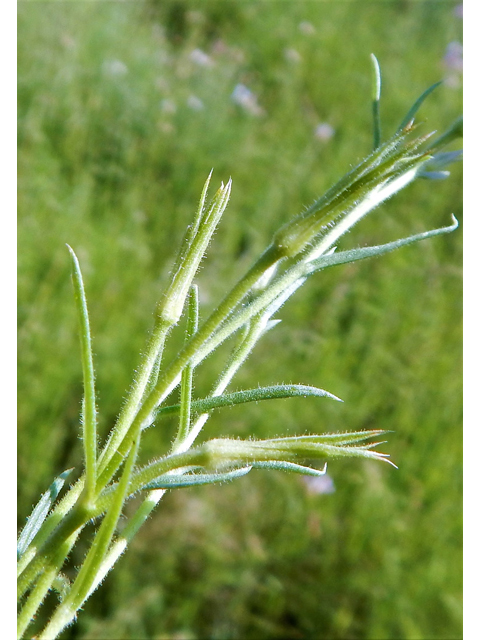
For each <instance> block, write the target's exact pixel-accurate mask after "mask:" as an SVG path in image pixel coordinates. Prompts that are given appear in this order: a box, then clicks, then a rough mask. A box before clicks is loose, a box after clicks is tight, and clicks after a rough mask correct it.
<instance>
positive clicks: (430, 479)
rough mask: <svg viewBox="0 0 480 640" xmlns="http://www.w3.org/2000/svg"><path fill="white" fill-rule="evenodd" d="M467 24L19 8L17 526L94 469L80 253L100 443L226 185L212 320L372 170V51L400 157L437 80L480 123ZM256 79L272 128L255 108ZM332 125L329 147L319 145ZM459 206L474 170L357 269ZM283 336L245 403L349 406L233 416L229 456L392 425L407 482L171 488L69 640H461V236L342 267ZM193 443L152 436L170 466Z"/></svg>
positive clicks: (408, 208) (371, 226)
mask: <svg viewBox="0 0 480 640" xmlns="http://www.w3.org/2000/svg"><path fill="white" fill-rule="evenodd" d="M456 4H457V3H452V2H409V1H407V0H398V1H391V2H388V1H384V2H360V1H358V2H356V1H352V2H320V1H319V2H313V1H312V2H300V1H297V2H293V1H276V2H275V1H264V2H258V1H257V2H248V1H244V2H241V1H234V0H230V1H228V2H220V1H218V2H211V1H203V2H195V1H193V0H188V1H180V0H178V1H176V2H173V1H170V2H153V1H151V2H118V3H117V2H20V3H19V52H18V66H19V86H18V99H19V109H18V113H19V151H18V166H19V195H18V202H19V229H18V247H19V261H18V282H19V288H18V299H19V310H18V317H19V338H18V345H19V357H18V363H19V371H18V379H19V397H20V404H19V431H18V444H19V456H18V469H19V491H20V493H19V525H21V524H22V523H23V522H24V519H25V517H26V516H27V515H28V513H29V512H30V509H31V506H32V504H33V503H34V502H35V501H36V500H37V498H38V495H39V493H40V492H42V491H44V490H45V489H46V487H47V486H48V484H49V482H50V481H51V479H52V477H53V475H54V474H56V473H58V472H61V471H63V470H64V469H66V468H68V467H70V466H76V467H77V468H78V467H79V460H80V456H81V448H80V442H79V439H78V434H79V426H78V414H79V408H80V399H81V366H80V358H79V350H78V339H77V335H76V321H75V316H74V304H73V297H72V292H71V283H70V277H69V258H68V254H67V251H66V249H65V246H64V243H65V242H68V243H69V244H71V245H72V246H73V247H74V249H75V250H76V252H77V254H78V256H79V259H80V262H81V265H82V270H83V273H84V278H85V284H86V290H87V295H88V298H89V304H90V315H91V324H92V329H93V337H94V350H95V364H96V368H97V384H98V395H99V400H98V405H99V414H100V432H101V435H102V437H103V436H104V435H105V434H106V433H107V432H108V429H109V427H110V426H111V425H112V423H113V421H114V419H115V416H116V414H117V412H118V409H119V406H120V403H121V401H122V397H123V396H124V393H125V390H126V389H127V388H128V385H129V382H130V379H131V376H132V371H133V369H134V367H135V366H136V364H137V363H138V353H139V351H140V350H141V349H142V347H143V344H144V339H145V335H146V332H147V331H148V329H149V328H150V327H151V323H152V311H153V308H154V304H155V300H156V299H157V298H158V296H159V295H160V292H161V290H162V285H163V284H164V283H165V281H166V277H167V275H168V269H169V267H170V265H171V262H172V259H173V258H174V254H175V250H176V248H177V247H178V245H179V242H180V240H181V237H182V235H183V231H184V229H185V226H186V224H188V222H189V221H190V219H191V216H192V214H193V211H194V208H195V206H196V203H197V200H198V197H199V194H200V190H201V187H202V185H203V182H204V180H205V177H206V175H207V174H208V172H209V170H210V168H211V167H214V168H215V172H214V177H213V181H214V185H215V184H218V182H219V181H220V180H222V179H223V180H224V181H225V180H226V179H228V177H229V176H232V177H233V193H232V199H231V204H230V205H229V208H228V210H227V212H226V215H225V217H224V220H223V221H222V224H221V227H220V229H219V231H218V233H217V234H216V236H215V239H214V242H213V243H212V246H211V247H210V251H209V256H208V260H206V261H205V262H204V264H203V268H202V270H201V272H200V274H199V276H198V280H197V281H198V283H199V285H200V291H201V302H202V307H201V311H202V314H203V316H205V315H206V314H207V313H208V311H209V310H210V309H211V308H212V306H213V305H214V304H215V303H216V301H218V300H219V299H220V297H221V296H222V295H223V294H224V293H225V292H226V290H227V288H228V287H229V286H230V285H231V284H232V283H233V282H234V281H235V280H236V279H237V278H238V277H239V275H240V274H241V273H242V272H243V271H244V270H245V269H246V267H247V266H248V265H249V264H250V263H251V261H252V260H253V258H254V257H255V256H256V255H257V254H258V253H259V252H260V251H261V250H262V249H263V247H264V246H265V245H266V244H267V242H268V240H269V238H270V236H271V234H272V232H273V231H274V230H275V229H276V228H277V227H278V226H279V225H280V224H282V223H283V222H285V221H286V220H287V219H289V218H290V217H291V216H292V215H294V214H296V213H298V212H299V211H300V210H301V209H302V207H304V206H305V205H307V204H309V203H310V202H311V201H312V200H313V199H314V198H315V197H317V196H318V195H319V194H320V193H321V192H322V191H324V190H325V189H326V188H328V187H329V186H330V185H331V184H332V183H333V182H334V181H335V180H336V179H338V178H339V177H340V176H341V175H342V173H344V172H345V171H346V170H347V169H348V168H349V167H350V166H351V165H352V164H353V163H355V162H356V161H358V160H359V159H360V158H361V157H362V156H363V155H365V154H366V153H367V152H368V151H369V149H370V147H371V124H370V104H369V97H370V67H369V64H370V63H369V58H368V56H369V54H370V52H372V51H373V52H375V54H376V55H377V57H378V59H379V60H380V63H381V65H382V70H383V78H384V84H383V91H384V94H383V102H382V106H381V109H382V117H383V127H384V131H385V133H386V134H389V133H391V132H393V131H394V130H395V127H396V126H398V124H399V122H400V121H401V119H402V118H403V116H404V114H405V112H406V110H407V109H408V107H409V106H410V105H411V103H412V102H413V101H414V100H415V99H416V98H417V96H418V95H419V94H420V93H421V92H422V91H423V90H424V89H425V88H426V87H427V86H429V85H430V84H432V83H433V82H435V81H436V80H438V79H442V78H445V79H446V80H447V82H446V83H445V85H444V86H443V87H441V88H440V89H439V90H437V91H436V92H435V93H434V94H433V95H432V96H431V97H430V98H429V99H428V103H427V104H426V105H425V106H424V107H423V108H422V111H421V114H420V117H421V118H424V119H426V120H427V126H428V127H429V129H435V128H441V127H445V126H447V125H448V124H449V123H450V121H451V120H453V119H454V118H455V117H456V116H457V115H458V113H459V112H460V110H461V76H460V75H459V73H456V72H455V71H452V70H448V68H447V67H446V65H445V63H444V56H445V52H446V49H447V46H448V44H449V43H450V42H452V41H458V40H460V39H461V28H462V25H461V20H460V19H459V18H458V17H457V16H456V15H455V14H454V9H455V7H456ZM196 50H200V51H201V52H202V53H203V54H206V55H207V56H208V57H207V58H205V57H202V54H199V53H198V51H196ZM192 52H194V53H193V54H192ZM238 84H243V85H245V86H247V87H248V88H249V89H250V90H251V91H252V92H253V94H254V95H255V96H256V98H257V103H256V104H257V107H258V108H254V109H253V110H250V111H249V110H248V109H245V108H243V107H242V106H240V105H237V104H235V103H234V102H233V100H232V97H231V96H232V92H233V91H234V88H235V87H236V86H237V85H238ZM321 123H327V124H329V125H330V126H331V127H332V131H333V132H334V135H333V137H331V139H329V140H322V139H320V138H319V137H318V136H315V130H316V127H317V126H318V125H319V124H321ZM460 207H461V174H460V167H454V168H453V171H452V177H451V178H450V179H449V180H448V181H446V182H442V183H429V182H422V181H420V182H418V183H416V184H414V185H413V186H412V187H410V188H409V189H408V190H407V191H406V192H403V193H402V194H400V195H399V196H398V197H396V198H395V199H394V200H393V201H391V202H389V203H387V204H386V205H385V206H383V207H382V209H381V210H379V211H377V212H376V213H374V214H372V215H371V216H370V217H369V218H367V219H366V220H364V221H363V222H362V223H361V225H359V226H358V227H357V228H355V230H354V231H353V232H352V233H351V234H350V235H349V236H348V237H347V238H345V239H344V240H343V242H342V247H345V248H348V247H355V246H361V245H365V244H371V243H380V242H386V241H388V240H392V239H395V238H397V237H400V236H402V235H409V234H410V233H415V232H419V231H421V230H425V229H428V228H433V227H435V226H442V225H444V224H447V223H448V221H449V215H450V213H451V212H452V211H453V212H455V214H456V215H457V217H458V216H460V215H461V211H460ZM278 317H281V318H282V320H283V321H282V323H281V324H280V325H279V326H278V327H277V328H276V329H275V330H274V331H273V332H271V333H270V334H268V335H267V336H266V337H265V338H264V339H263V342H262V343H261V344H260V345H258V347H257V349H256V351H255V353H254V355H253V356H252V358H251V359H250V361H249V362H248V363H247V365H246V366H245V367H244V369H243V370H242V371H241V373H240V374H239V376H238V378H237V379H236V382H235V383H234V385H233V386H232V390H233V389H237V388H238V389H240V388H245V387H251V386H255V385H257V384H273V383H278V382H298V383H304V384H312V385H317V386H320V387H323V388H325V389H328V390H329V391H331V392H333V393H335V394H337V395H339V396H340V397H341V398H343V399H344V401H345V403H344V404H342V405H339V404H338V403H333V402H331V403H329V402H328V400H318V401H316V400H314V399H309V400H302V399H291V400H286V401H276V402H272V403H266V404H265V405H259V406H247V407H244V408H236V409H231V410H225V411H224V412H220V413H218V414H217V415H215V416H214V417H213V418H212V420H211V422H210V423H209V424H210V426H209V428H208V433H209V434H212V435H219V434H222V435H228V434H231V435H236V436H242V437H248V436H249V435H251V434H254V435H255V436H257V437H266V436H270V435H280V434H294V433H305V432H315V431H319V432H322V431H336V430H345V429H348V430H357V429H363V428H387V429H392V430H393V431H394V433H392V434H390V436H389V443H388V445H386V446H385V445H384V450H385V449H387V450H388V451H389V452H390V453H391V454H392V458H393V459H394V460H395V462H396V463H397V464H398V465H399V470H398V471H396V470H394V469H392V468H391V467H388V466H387V465H381V464H379V463H369V462H367V461H339V462H334V463H332V464H331V465H330V468H329V474H330V477H331V478H332V480H333V482H334V485H335V488H336V491H335V493H333V494H328V495H327V494H324V495H314V494H311V493H309V492H308V491H307V490H306V485H305V484H304V483H303V482H302V480H301V479H300V478H297V477H294V476H289V475H287V474H280V473H278V474H274V473H267V472H260V471H257V472H252V473H251V474H250V475H249V476H248V477H245V478H243V479H241V480H239V481H237V482H236V483H232V484H230V485H228V486H223V487H211V488H198V489H193V488H192V489H187V490H183V491H177V492H174V493H171V494H169V495H168V496H167V497H166V499H165V500H164V502H163V503H162V504H161V505H160V507H159V509H158V513H157V514H156V515H155V516H154V517H153V518H151V520H150V521H149V522H148V523H147V524H146V526H145V527H144V528H143V530H142V531H141V533H140V534H139V535H138V538H137V539H136V540H135V541H134V542H133V544H132V548H131V549H130V551H129V553H127V554H126V556H125V557H124V558H123V559H122V560H121V561H120V562H119V565H118V567H117V569H116V571H115V572H113V574H112V575H111V576H109V578H107V580H106V581H105V583H104V585H103V587H102V589H101V590H100V591H99V592H98V593H97V594H96V597H94V598H92V600H91V601H89V603H88V604H87V605H86V606H85V610H84V611H83V613H82V614H81V615H80V616H79V620H78V624H77V625H76V626H75V627H73V628H72V629H69V630H67V631H66V632H65V633H64V634H63V636H62V637H64V638H65V639H66V638H69V639H73V638H82V640H87V639H88V640H94V639H98V640H100V639H101V640H107V639H112V640H113V639H116V640H119V639H125V640H130V639H143V638H148V639H153V638H172V639H173V638H176V639H178V640H180V639H184V640H188V639H190V638H191V639H192V640H193V639H200V638H221V639H227V638H232V639H233V638H242V639H244V638H245V639H247V638H251V639H259V638H287V637H288V638H311V639H314V638H315V639H317V638H325V639H345V638H349V639H357V638H358V639H363V638H364V639H366V640H373V639H375V638H378V639H380V638H389V639H390V638H392V639H393V638H402V639H403V638H412V639H413V638H415V639H420V638H425V639H431V638H448V639H453V638H460V637H461V588H462V576H461V561H462V550H461V535H462V523H461V478H462V475H461V446H462V436H461V232H456V233H455V234H452V235H449V236H446V237H441V238H438V239H434V240H432V241H428V242H426V243H424V244H420V245H415V246H412V247H409V248H406V249H403V250H402V251H400V252H398V253H395V254H392V255H390V256H387V257H384V258H382V259H379V260H373V261H367V262H363V263H358V264H354V265H348V266H346V267H339V268H338V269H335V270H330V271H329V272H325V273H324V274H322V275H321V276H319V277H315V279H313V280H311V281H310V282H309V283H308V284H307V285H306V286H305V287H304V288H303V290H301V291H299V292H298V293H297V294H296V296H295V297H294V299H293V300H292V301H290V302H289V304H288V305H287V306H286V307H285V308H284V309H282V311H281V313H280V314H279V316H278ZM180 340H182V337H181V335H179V336H178V337H175V338H174V340H173V344H172V347H171V348H172V349H174V348H175V343H176V344H179V341H180ZM220 355H221V354H220ZM220 355H219V357H218V358H212V359H211V362H210V361H209V362H208V364H207V366H206V368H205V371H202V373H201V374H200V375H198V376H197V380H196V392H197V393H198V395H201V394H202V393H204V392H205V391H207V390H208V388H209V386H210V384H211V381H212V379H213V376H214V375H215V372H216V371H218V368H219V367H221V361H220V360H219V358H220ZM172 428H173V424H172V425H167V427H166V428H165V429H164V430H163V431H162V430H160V429H155V430H151V431H150V432H148V434H147V438H146V441H145V447H144V451H143V455H144V456H145V458H146V459H148V458H149V457H151V456H153V455H155V454H156V455H158V454H159V453H161V452H163V451H164V450H165V447H166V445H167V444H168V442H169V441H170V438H171V436H172ZM82 552H84V550H82V549H81V548H80V549H79V550H77V552H76V555H75V556H74V558H73V559H72V561H73V563H74V564H78V563H79V562H80V560H81V554H82Z"/></svg>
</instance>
